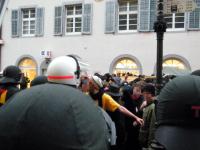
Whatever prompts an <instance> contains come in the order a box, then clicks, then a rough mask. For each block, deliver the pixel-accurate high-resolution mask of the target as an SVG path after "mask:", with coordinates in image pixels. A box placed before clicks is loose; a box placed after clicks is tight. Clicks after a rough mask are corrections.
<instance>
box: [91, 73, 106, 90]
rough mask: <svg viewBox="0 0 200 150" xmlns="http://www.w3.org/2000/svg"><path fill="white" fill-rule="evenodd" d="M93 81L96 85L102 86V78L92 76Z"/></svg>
mask: <svg viewBox="0 0 200 150" xmlns="http://www.w3.org/2000/svg"><path fill="white" fill-rule="evenodd" d="M92 79H93V81H94V82H95V83H96V84H97V85H98V87H100V88H102V87H103V83H102V80H101V79H100V78H99V77H97V76H92Z"/></svg>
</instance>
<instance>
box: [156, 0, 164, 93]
mask: <svg viewBox="0 0 200 150" xmlns="http://www.w3.org/2000/svg"><path fill="white" fill-rule="evenodd" d="M163 1H164V0H157V11H158V12H157V21H156V22H155V23H154V32H156V35H157V64H156V94H157V95H158V94H159V93H160V90H161V88H162V64H163V37H164V32H166V29H167V24H166V22H165V21H164V13H163V11H164V9H163V7H164V2H163Z"/></svg>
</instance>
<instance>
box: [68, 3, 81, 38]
mask: <svg viewBox="0 0 200 150" xmlns="http://www.w3.org/2000/svg"><path fill="white" fill-rule="evenodd" d="M77 5H81V7H82V8H81V11H82V13H81V14H78V15H77V14H76V6H77ZM68 6H73V15H67V7H68ZM65 12H66V14H65V35H81V33H82V21H83V20H82V19H83V18H82V16H83V5H82V4H81V3H80V4H73V5H66V6H65ZM68 18H72V19H73V32H67V19H68ZM76 18H81V30H80V32H75V28H76V26H75V24H76V22H75V19H76Z"/></svg>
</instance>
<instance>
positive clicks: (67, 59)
mask: <svg viewBox="0 0 200 150" xmlns="http://www.w3.org/2000/svg"><path fill="white" fill-rule="evenodd" d="M79 76H80V66H79V63H78V60H77V59H76V57H74V56H73V55H68V56H60V57H57V58H55V59H54V60H53V61H52V62H51V63H50V64H49V66H48V68H47V77H48V81H49V82H53V83H60V84H67V85H73V86H78V84H79Z"/></svg>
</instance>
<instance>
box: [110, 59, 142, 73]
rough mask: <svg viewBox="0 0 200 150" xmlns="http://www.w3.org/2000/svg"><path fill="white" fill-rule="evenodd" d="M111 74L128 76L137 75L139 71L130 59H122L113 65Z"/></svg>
mask: <svg viewBox="0 0 200 150" xmlns="http://www.w3.org/2000/svg"><path fill="white" fill-rule="evenodd" d="M113 73H115V74H121V75H123V74H127V73H129V74H130V75H139V74H140V71H139V67H138V65H137V64H136V62H135V61H134V60H132V59H130V58H123V59H121V60H119V61H118V62H117V63H116V64H115V66H114V70H113Z"/></svg>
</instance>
